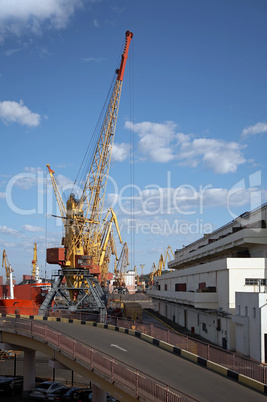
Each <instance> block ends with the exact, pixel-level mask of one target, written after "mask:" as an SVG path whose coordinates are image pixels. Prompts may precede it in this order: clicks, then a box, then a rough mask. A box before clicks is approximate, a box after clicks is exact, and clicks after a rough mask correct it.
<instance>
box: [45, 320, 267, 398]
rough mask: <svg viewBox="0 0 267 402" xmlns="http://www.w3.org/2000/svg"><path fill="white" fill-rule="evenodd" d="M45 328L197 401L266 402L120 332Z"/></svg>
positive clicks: (67, 326) (58, 326)
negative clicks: (85, 345) (58, 332)
mask: <svg viewBox="0 0 267 402" xmlns="http://www.w3.org/2000/svg"><path fill="white" fill-rule="evenodd" d="M47 325H48V326H50V327H52V328H54V329H56V330H58V331H61V332H63V333H65V334H66V335H69V336H71V337H73V338H75V339H76V340H79V341H81V342H83V343H86V344H88V345H90V346H92V347H93V348H96V349H98V350H101V351H103V353H106V354H108V355H110V356H112V357H114V358H116V359H118V360H120V361H122V362H124V363H125V364H128V365H130V366H132V367H134V368H136V369H138V370H140V371H143V372H144V373H146V374H148V375H150V376H151V377H154V378H156V379H157V380H159V381H160V382H163V383H165V384H168V385H169V386H171V387H173V388H176V389H178V390H180V391H182V392H184V393H185V394H188V395H190V396H191V397H194V398H196V399H198V400H200V401H212V402H213V401H216V402H225V401H228V402H231V401H232V402H237V401H250V402H254V401H255V402H256V401H259V402H260V401H262V402H263V401H266V396H264V395H262V394H260V393H258V392H256V391H254V390H252V389H250V388H247V387H245V386H243V385H241V384H239V383H237V382H235V381H232V380H231V379H229V378H225V377H223V376H221V375H219V374H217V373H214V372H212V371H210V370H208V369H205V368H202V367H201V366H198V365H197V364H194V363H192V362H190V361H187V360H185V359H183V358H181V357H179V356H175V355H173V354H171V353H169V352H167V351H165V350H163V349H160V348H158V347H157V346H154V345H152V344H150V343H148V342H145V341H143V340H141V339H138V338H135V337H134V336H131V335H127V334H124V333H121V332H115V331H112V330H108V329H104V328H99V327H93V326H90V325H77V324H68V323H62V322H47Z"/></svg>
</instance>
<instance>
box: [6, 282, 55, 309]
mask: <svg viewBox="0 0 267 402" xmlns="http://www.w3.org/2000/svg"><path fill="white" fill-rule="evenodd" d="M31 281H32V283H29V282H31ZM24 282H25V281H22V283H20V284H18V285H14V289H13V290H14V297H13V298H11V297H10V286H9V285H2V286H0V313H5V314H19V315H38V311H39V308H40V306H41V304H42V303H43V301H44V299H45V297H46V295H47V293H48V292H49V291H50V289H51V283H48V282H39V283H37V282H35V281H34V280H30V281H27V283H24Z"/></svg>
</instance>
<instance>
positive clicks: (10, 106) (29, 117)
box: [0, 100, 40, 127]
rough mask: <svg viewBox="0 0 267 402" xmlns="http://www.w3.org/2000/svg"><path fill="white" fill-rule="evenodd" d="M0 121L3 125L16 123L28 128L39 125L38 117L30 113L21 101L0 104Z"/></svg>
mask: <svg viewBox="0 0 267 402" xmlns="http://www.w3.org/2000/svg"><path fill="white" fill-rule="evenodd" d="M0 119H1V120H2V121H3V122H4V123H5V124H8V123H18V124H21V125H25V126H28V127H37V126H39V124H40V115H39V114H37V113H33V112H31V111H30V110H29V109H28V107H27V106H25V105H24V104H23V101H22V100H21V101H20V102H19V103H17V102H14V101H3V102H0Z"/></svg>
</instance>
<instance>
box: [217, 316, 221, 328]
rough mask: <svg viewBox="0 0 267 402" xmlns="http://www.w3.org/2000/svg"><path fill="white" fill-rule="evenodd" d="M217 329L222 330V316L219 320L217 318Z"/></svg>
mask: <svg viewBox="0 0 267 402" xmlns="http://www.w3.org/2000/svg"><path fill="white" fill-rule="evenodd" d="M216 329H217V331H220V330H221V320H220V318H218V320H217V327H216Z"/></svg>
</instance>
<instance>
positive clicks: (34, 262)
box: [32, 243, 37, 278]
mask: <svg viewBox="0 0 267 402" xmlns="http://www.w3.org/2000/svg"><path fill="white" fill-rule="evenodd" d="M36 268H37V243H34V247H33V260H32V276H33V277H34V278H35V276H36Z"/></svg>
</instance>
